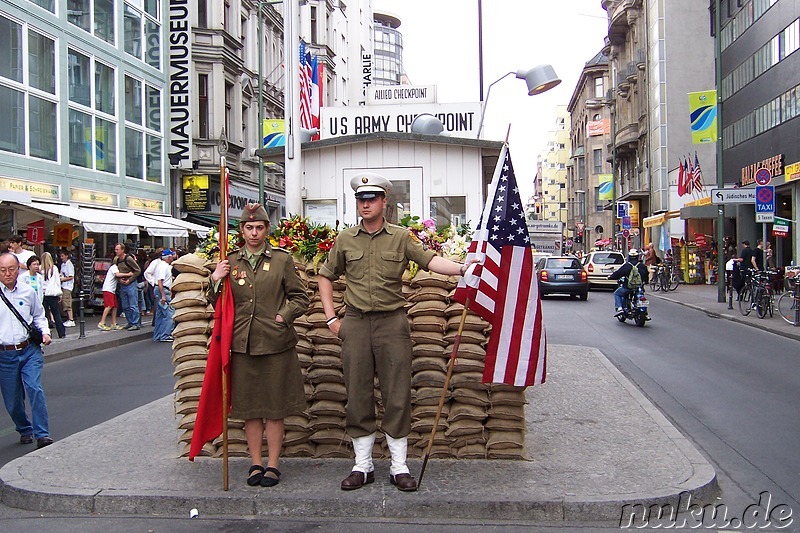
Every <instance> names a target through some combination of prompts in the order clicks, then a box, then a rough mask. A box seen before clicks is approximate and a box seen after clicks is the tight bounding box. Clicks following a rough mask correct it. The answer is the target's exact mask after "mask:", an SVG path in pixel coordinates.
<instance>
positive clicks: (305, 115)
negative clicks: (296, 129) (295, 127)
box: [298, 41, 313, 130]
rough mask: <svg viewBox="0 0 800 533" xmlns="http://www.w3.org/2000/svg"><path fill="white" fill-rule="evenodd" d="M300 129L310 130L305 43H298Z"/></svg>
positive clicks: (309, 66)
mask: <svg viewBox="0 0 800 533" xmlns="http://www.w3.org/2000/svg"><path fill="white" fill-rule="evenodd" d="M298 75H299V76H300V127H301V128H306V129H308V130H310V129H311V128H312V127H313V126H312V124H313V121H312V119H311V53H309V52H308V49H307V47H306V43H305V41H300V69H299V73H298Z"/></svg>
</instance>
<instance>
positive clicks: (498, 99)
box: [372, 0, 608, 200]
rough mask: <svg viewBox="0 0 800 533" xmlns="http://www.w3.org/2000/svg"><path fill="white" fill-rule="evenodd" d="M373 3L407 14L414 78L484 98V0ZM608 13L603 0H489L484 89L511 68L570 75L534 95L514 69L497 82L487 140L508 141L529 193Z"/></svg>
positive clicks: (407, 50)
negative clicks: (546, 67)
mask: <svg viewBox="0 0 800 533" xmlns="http://www.w3.org/2000/svg"><path fill="white" fill-rule="evenodd" d="M372 5H373V9H374V10H376V11H382V12H388V13H391V14H394V15H397V16H398V18H400V20H401V21H402V23H401V25H400V28H399V29H400V31H401V32H402V34H403V45H404V52H403V63H404V67H405V70H406V74H407V75H408V77H409V79H410V80H411V83H412V84H413V85H436V86H437V96H438V100H439V102H440V103H454V102H476V101H479V100H480V90H479V87H480V77H479V74H480V72H479V67H478V0H372ZM607 27H608V23H607V20H606V12H605V11H604V10H603V8H602V7H601V6H600V0H559V1H558V2H553V1H548V0H484V1H483V72H484V75H483V78H484V83H483V86H484V92H485V91H486V90H488V87H489V84H491V83H492V82H494V81H495V80H497V79H498V78H500V77H501V76H503V75H504V74H506V73H508V72H511V71H514V72H516V71H517V70H519V69H525V70H527V69H529V68H531V67H534V66H536V65H539V64H542V63H550V64H551V65H553V67H554V68H555V70H556V73H557V74H558V76H559V77H560V78H561V79H562V80H563V81H562V83H561V84H560V85H559V86H558V87H556V88H555V89H551V90H550V91H548V92H546V93H543V94H541V95H538V96H527V94H526V91H525V82H524V81H522V80H517V79H515V78H514V77H513V76H509V77H508V78H506V79H504V80H503V81H501V82H499V83H497V84H496V85H495V86H494V87H492V92H491V96H490V98H489V100H488V107H487V108H486V118H485V122H484V135H483V137H484V138H485V139H490V140H498V141H502V140H503V139H505V136H506V130H507V129H508V125H509V124H511V134H510V137H509V147H510V150H511V158H512V161H513V163H514V170H515V172H516V175H517V180H518V181H519V184H520V188H521V189H522V195H523V200H526V199H527V197H528V196H529V195H530V194H532V192H533V176H534V175H535V173H536V156H537V154H540V153H542V152H543V151H544V149H545V146H546V143H547V132H548V131H549V130H553V129H554V125H555V108H556V106H557V105H566V104H568V103H569V99H570V97H571V96H572V92H573V90H574V89H575V84H576V83H577V81H578V77H579V76H580V73H581V70H582V69H583V65H584V64H585V63H586V62H587V61H589V60H590V59H591V58H592V57H594V55H595V54H596V53H597V52H599V51H600V49H601V48H602V47H603V37H604V36H605V35H606V33H607V31H606V30H607Z"/></svg>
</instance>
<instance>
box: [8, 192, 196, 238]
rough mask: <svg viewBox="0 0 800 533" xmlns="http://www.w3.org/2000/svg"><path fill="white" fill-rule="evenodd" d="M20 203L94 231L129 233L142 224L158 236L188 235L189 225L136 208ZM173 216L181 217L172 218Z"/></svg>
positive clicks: (150, 232)
mask: <svg viewBox="0 0 800 533" xmlns="http://www.w3.org/2000/svg"><path fill="white" fill-rule="evenodd" d="M20 205H22V206H24V207H27V208H30V209H36V210H39V211H44V212H46V213H50V214H51V215H56V216H57V217H60V218H63V219H67V220H72V221H74V222H77V223H78V224H81V225H82V226H83V228H84V229H85V230H86V231H88V232H91V233H121V234H124V235H129V234H131V233H139V228H145V230H147V234H148V235H151V236H154V237H188V236H189V232H188V231H187V230H186V228H184V227H181V226H179V225H178V224H172V223H170V222H168V220H167V219H154V218H148V217H143V216H139V215H137V214H136V213H134V212H132V211H126V210H124V209H113V208H108V207H88V206H74V205H71V204H60V203H50V202H39V201H36V200H32V201H31V202H26V203H21V204H20ZM169 220H177V219H172V218H171V217H170V218H169Z"/></svg>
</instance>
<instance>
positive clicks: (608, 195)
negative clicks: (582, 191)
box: [597, 174, 614, 200]
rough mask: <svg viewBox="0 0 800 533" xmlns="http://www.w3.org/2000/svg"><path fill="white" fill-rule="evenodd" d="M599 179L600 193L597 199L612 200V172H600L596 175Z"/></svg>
mask: <svg viewBox="0 0 800 533" xmlns="http://www.w3.org/2000/svg"><path fill="white" fill-rule="evenodd" d="M597 179H598V180H599V181H600V195H599V196H598V200H613V199H614V175H613V174H600V175H599V176H597Z"/></svg>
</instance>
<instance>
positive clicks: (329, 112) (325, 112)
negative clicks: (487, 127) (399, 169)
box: [320, 102, 481, 140]
mask: <svg viewBox="0 0 800 533" xmlns="http://www.w3.org/2000/svg"><path fill="white" fill-rule="evenodd" d="M320 113H321V116H322V117H321V121H320V128H321V129H322V131H321V133H320V138H321V139H323V140H324V139H332V138H334V137H342V136H345V135H364V134H367V133H378V132H400V133H409V132H410V131H411V124H412V123H413V122H414V119H415V118H417V117H418V116H419V115H422V114H430V115H433V116H435V117H436V118H438V119H439V120H441V121H442V125H443V126H444V131H446V132H447V133H451V134H453V136H454V137H471V138H474V137H475V136H476V135H477V133H478V123H479V121H480V116H481V106H480V104H479V103H478V102H467V103H449V104H403V105H373V106H350V107H323V108H322V109H321V110H320Z"/></svg>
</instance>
